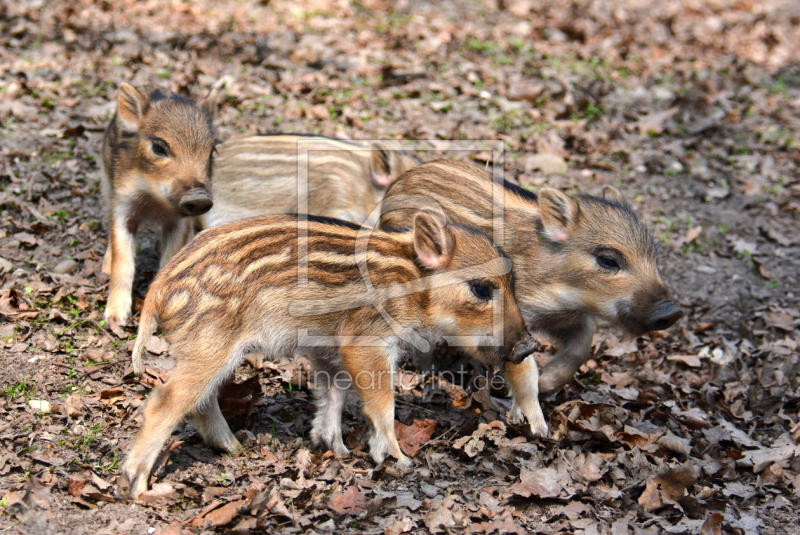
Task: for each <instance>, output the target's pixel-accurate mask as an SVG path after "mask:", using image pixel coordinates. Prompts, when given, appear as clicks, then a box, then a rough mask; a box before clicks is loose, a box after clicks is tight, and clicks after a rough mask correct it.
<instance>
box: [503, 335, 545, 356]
mask: <svg viewBox="0 0 800 535" xmlns="http://www.w3.org/2000/svg"><path fill="white" fill-rule="evenodd" d="M540 347H541V346H540V345H539V341H538V340H537V339H536V337H535V336H533V335H532V334H531V333H530V331H526V332H525V334H523V335H522V338H520V339H519V340H518V341H517V343H516V344H515V345H514V347H512V348H511V351H510V352H509V354H508V361H509V362H511V363H512V364H519V363H520V362H522V361H523V360H525V359H526V358H528V356H529V355H531V354H532V353H534V352H535V351H538V350H539V349H540Z"/></svg>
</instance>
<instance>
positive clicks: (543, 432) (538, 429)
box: [531, 422, 550, 438]
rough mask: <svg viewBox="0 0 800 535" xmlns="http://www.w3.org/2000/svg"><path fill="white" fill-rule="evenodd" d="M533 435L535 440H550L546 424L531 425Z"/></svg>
mask: <svg viewBox="0 0 800 535" xmlns="http://www.w3.org/2000/svg"><path fill="white" fill-rule="evenodd" d="M531 434H532V435H533V436H534V437H535V438H550V430H549V429H548V428H547V424H546V423H544V422H541V423H535V424H531Z"/></svg>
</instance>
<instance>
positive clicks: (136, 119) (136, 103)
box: [117, 83, 147, 132]
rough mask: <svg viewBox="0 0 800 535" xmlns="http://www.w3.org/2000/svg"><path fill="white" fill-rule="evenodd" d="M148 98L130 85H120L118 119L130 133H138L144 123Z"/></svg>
mask: <svg viewBox="0 0 800 535" xmlns="http://www.w3.org/2000/svg"><path fill="white" fill-rule="evenodd" d="M146 105H147V96H146V95H144V94H143V93H142V92H140V91H139V90H137V89H136V88H134V87H132V86H130V85H128V84H125V83H123V84H120V86H119V96H118V97H117V118H118V119H119V120H120V123H121V125H122V128H124V129H125V130H127V131H128V132H138V131H139V125H140V124H141V122H142V116H143V115H144V109H145V106H146Z"/></svg>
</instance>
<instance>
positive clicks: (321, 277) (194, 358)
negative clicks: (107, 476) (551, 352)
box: [124, 213, 547, 497]
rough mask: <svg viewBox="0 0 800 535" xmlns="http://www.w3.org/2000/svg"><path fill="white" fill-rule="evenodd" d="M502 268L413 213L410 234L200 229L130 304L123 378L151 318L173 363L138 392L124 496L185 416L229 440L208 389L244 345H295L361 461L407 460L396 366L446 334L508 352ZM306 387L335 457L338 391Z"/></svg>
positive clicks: (512, 311)
mask: <svg viewBox="0 0 800 535" xmlns="http://www.w3.org/2000/svg"><path fill="white" fill-rule="evenodd" d="M509 270H510V263H509V262H508V259H506V258H505V257H504V256H503V254H502V253H501V252H500V251H499V250H497V249H496V248H495V247H494V246H493V245H492V244H491V241H490V240H489V239H488V238H487V237H486V236H485V235H483V234H481V233H478V232H476V231H473V230H470V229H466V228H462V227H458V226H450V225H449V226H441V225H440V224H439V223H438V222H437V220H436V219H435V218H434V217H432V216H430V215H428V214H426V213H420V214H417V215H416V216H414V218H413V219H412V230H411V231H409V232H383V231H380V230H375V229H371V228H368V227H363V228H361V227H358V226H356V225H353V224H350V223H347V222H344V221H337V220H330V219H326V218H314V217H312V218H309V220H308V221H303V219H302V218H300V219H298V217H297V216H292V215H274V216H264V217H260V218H254V219H248V220H245V221H239V222H234V223H230V224H228V225H224V226H220V227H216V228H213V229H209V230H207V231H204V232H202V233H201V234H199V235H198V236H197V237H196V238H195V239H194V240H193V241H192V242H191V243H190V244H189V245H188V246H186V247H185V248H184V249H183V250H181V252H180V253H178V254H177V255H176V256H175V257H174V258H173V259H172V261H171V262H170V263H169V264H168V265H167V266H165V267H164V268H163V269H162V270H161V271H160V272H159V273H158V275H157V276H156V278H155V280H154V281H153V284H152V285H151V287H150V290H149V293H148V295H147V299H146V300H145V303H144V308H143V310H142V316H141V322H140V330H139V336H138V338H137V340H136V345H135V347H134V351H133V363H134V370H135V371H136V373H141V371H142V356H143V353H144V347H145V344H146V342H147V339H148V337H149V336H150V334H151V333H152V331H153V330H154V329H155V328H156V326H157V324H158V325H160V326H161V327H162V328H163V329H164V330H165V331H166V332H167V337H168V340H169V341H170V342H171V349H172V353H173V356H174V357H175V359H176V361H177V367H176V369H175V372H174V374H173V376H172V378H171V379H170V380H169V381H168V382H167V383H166V384H165V385H163V386H161V387H159V388H157V389H156V390H155V391H154V392H153V394H152V395H151V397H150V400H149V401H148V403H147V407H146V409H145V418H144V424H143V427H142V429H141V430H140V432H139V435H138V437H137V439H136V442H135V444H134V446H133V448H132V451H131V453H130V454H129V456H128V458H127V460H126V463H125V466H124V471H125V474H126V475H127V477H128V479H129V481H130V482H131V483H132V486H131V494H132V495H133V496H134V497H136V496H138V495H139V494H140V493H141V492H143V491H144V490H146V487H147V480H148V477H149V474H150V471H151V469H152V466H153V462H154V461H155V458H156V457H157V455H158V453H159V451H160V450H161V447H162V446H163V444H164V442H165V441H166V439H167V438H168V436H169V433H170V432H171V430H172V428H173V427H174V426H175V425H176V424H177V423H179V422H180V421H181V420H182V419H183V418H184V417H185V416H186V415H188V414H192V415H194V416H195V418H196V419H197V421H198V425H199V428H200V430H201V432H202V434H203V437H204V439H205V441H206V443H207V444H209V445H211V446H214V447H217V448H220V449H222V450H225V451H231V450H233V449H234V448H236V447H237V446H238V443H237V441H236V439H235V438H234V436H233V435H232V434H231V432H230V430H229V429H228V427H227V424H226V423H225V421H224V419H222V416H221V414H220V412H219V407H218V405H217V403H216V401H215V400H216V394H217V390H218V387H219V385H220V384H221V383H222V381H224V380H225V379H227V378H228V377H229V376H230V375H231V374H232V373H233V371H234V370H235V368H236V365H237V364H238V363H239V361H240V360H241V359H242V357H243V356H244V355H245V354H247V353H250V352H254V351H257V352H260V353H262V354H265V355H266V356H268V357H272V356H282V355H286V354H291V353H293V352H294V351H295V350H297V349H298V348H303V349H304V351H306V352H308V353H310V354H311V355H312V358H313V360H314V361H315V367H316V369H317V371H318V372H319V371H323V372H326V373H328V374H329V375H328V376H327V377H328V378H329V379H330V378H331V377H333V376H334V375H336V374H337V373H339V372H342V373H345V374H346V377H349V378H351V380H352V381H353V388H354V389H355V390H356V392H357V393H358V394H359V396H360V398H361V400H362V402H363V410H364V413H365V416H366V418H367V421H368V422H369V423H370V426H371V428H372V435H371V438H370V454H371V455H372V457H373V459H375V461H376V462H382V461H383V460H384V459H385V458H386V457H387V456H388V455H392V456H393V457H395V458H396V459H398V461H399V463H400V464H401V466H408V465H410V464H411V462H410V460H409V459H408V458H406V457H405V455H403V453H402V452H401V451H400V447H399V444H398V443H397V439H396V437H395V434H394V423H393V422H394V395H393V389H392V383H393V374H394V369H395V364H396V362H397V359H398V358H399V357H400V356H401V355H402V354H403V353H404V352H406V351H407V350H408V349H410V348H417V349H423V350H424V349H426V348H429V347H430V346H431V344H433V343H434V342H435V341H436V340H438V339H440V338H442V337H453V336H456V337H460V338H459V340H460V341H461V342H465V345H464V346H463V349H464V350H465V351H466V352H467V353H468V354H469V355H471V356H473V357H474V358H476V359H479V360H481V361H483V362H485V363H488V364H498V363H500V364H501V363H504V362H505V361H506V359H508V358H514V357H510V355H514V354H519V352H518V349H519V348H520V342H521V341H523V340H525V337H524V336H523V334H524V333H525V325H524V321H523V319H522V316H521V315H520V313H519V310H518V309H517V306H516V302H515V300H514V296H513V289H512V284H513V283H512V279H511V274H510V272H509ZM491 289H493V291H490V290H491ZM482 291H486V293H485V295H484V296H483V297H481V294H482ZM528 353H529V352H528ZM525 354H527V353H525ZM516 360H521V359H520V358H516ZM319 378H320V377H319V375H317V377H316V379H319ZM315 382H317V385H316V388H317V390H318V392H317V398H318V407H317V415H316V417H315V419H314V427H313V429H312V432H311V436H312V439H313V440H314V441H315V442H324V443H325V444H326V445H327V446H328V447H330V448H331V449H332V450H333V452H334V453H335V454H337V455H346V454H347V453H348V451H347V448H345V446H344V443H343V442H342V435H341V427H340V422H341V411H342V409H343V406H344V405H343V404H344V394H345V393H346V389H345V388H344V387H343V386H342V385H341V383H336V382H331V381H324V380H322V381H319V380H318V381H315ZM537 407H538V405H537ZM539 415H540V417H539V420H538V423H539V427H538V429H537V431H539V432H540V433H541V434H546V433H547V428H546V426H545V424H544V418H543V416H542V415H541V409H539Z"/></svg>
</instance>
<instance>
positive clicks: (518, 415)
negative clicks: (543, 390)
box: [505, 356, 550, 437]
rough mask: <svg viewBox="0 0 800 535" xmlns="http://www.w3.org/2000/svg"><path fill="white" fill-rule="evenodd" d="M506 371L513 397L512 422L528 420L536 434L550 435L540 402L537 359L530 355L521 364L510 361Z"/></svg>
mask: <svg viewBox="0 0 800 535" xmlns="http://www.w3.org/2000/svg"><path fill="white" fill-rule="evenodd" d="M505 372H506V379H507V380H508V383H509V386H510V387H511V395H512V397H513V403H512V405H511V422H512V423H515V424H521V423H523V422H524V421H525V420H527V421H528V425H530V426H531V433H533V435H534V436H538V437H548V436H549V435H550V433H549V431H548V429H547V422H546V421H545V419H544V413H542V406H541V405H540V404H539V367H538V365H537V364H536V360H534V358H533V357H532V356H530V357H527V358H526V359H525V360H523V361H522V362H520V363H519V364H513V363H511V362H509V363H507V364H506V368H505Z"/></svg>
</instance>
